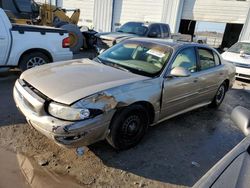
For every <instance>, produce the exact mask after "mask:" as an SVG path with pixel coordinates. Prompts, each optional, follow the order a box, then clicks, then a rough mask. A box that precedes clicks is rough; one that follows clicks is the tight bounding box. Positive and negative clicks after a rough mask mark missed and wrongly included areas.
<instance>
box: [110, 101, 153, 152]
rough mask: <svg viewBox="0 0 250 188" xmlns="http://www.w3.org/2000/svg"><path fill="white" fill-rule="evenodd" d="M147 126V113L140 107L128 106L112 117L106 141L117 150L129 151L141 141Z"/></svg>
mask: <svg viewBox="0 0 250 188" xmlns="http://www.w3.org/2000/svg"><path fill="white" fill-rule="evenodd" d="M148 124H149V120H148V113H147V111H146V110H145V109H144V108H143V107H142V106H140V105H133V106H129V107H127V108H125V109H123V110H122V111H120V112H118V114H116V116H115V117H114V119H113V121H112V123H111V127H110V134H109V136H108V137H107V140H108V142H109V143H110V144H111V145H112V146H113V147H114V148H116V149H118V150H124V149H129V148H131V147H133V146H135V145H137V144H138V143H139V142H140V141H141V139H142V138H143V136H144V135H145V133H146V130H147V128H148Z"/></svg>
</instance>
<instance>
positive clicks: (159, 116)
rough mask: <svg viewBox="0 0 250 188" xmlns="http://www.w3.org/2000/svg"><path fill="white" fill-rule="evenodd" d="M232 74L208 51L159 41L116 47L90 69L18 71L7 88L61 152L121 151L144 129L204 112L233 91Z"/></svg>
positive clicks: (88, 63) (83, 65) (76, 63)
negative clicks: (93, 147) (98, 145)
mask: <svg viewBox="0 0 250 188" xmlns="http://www.w3.org/2000/svg"><path fill="white" fill-rule="evenodd" d="M234 75H235V67H234V66H232V65H231V64H229V63H228V64H227V63H225V62H224V61H223V59H222V58H221V57H220V55H219V54H218V53H217V52H216V51H215V50H214V49H212V48H209V47H207V46H204V45H201V44H192V43H190V44H188V43H175V42H170V41H167V40H163V39H146V38H136V39H129V40H126V41H123V42H121V43H119V44H117V45H115V46H113V47H112V48H110V49H108V50H107V51H105V52H103V53H102V54H101V55H99V56H98V57H96V58H95V59H94V61H92V60H89V59H81V60H72V61H65V62H58V63H53V64H47V65H43V66H41V67H35V68H32V69H30V70H27V71H25V72H24V73H23V74H22V75H21V76H20V79H18V80H17V81H16V83H15V86H14V99H15V102H16V105H17V107H18V108H19V109H20V110H21V112H22V113H23V114H24V115H25V116H26V118H27V121H28V123H29V124H30V125H31V126H33V127H34V128H35V129H37V130H38V131H40V132H41V133H42V134H44V135H46V136H47V137H49V138H51V139H53V140H54V141H55V142H56V143H57V144H59V145H63V146H66V147H78V146H83V145H89V144H91V143H94V142H97V141H99V140H103V139H107V140H108V142H109V143H110V144H111V145H112V146H113V147H114V148H116V149H128V148H130V147H133V146H134V145H136V144H137V143H138V142H139V141H140V140H141V139H142V138H143V136H144V135H145V133H146V131H147V128H148V126H149V125H155V124H156V123H158V122H160V121H163V120H166V119H169V118H171V117H174V116H176V115H179V114H182V113H185V112H188V111H190V110H193V109H196V108H199V107H202V106H205V105H210V106H213V107H218V106H219V105H220V104H221V103H222V101H223V99H224V96H225V94H226V91H227V90H228V89H229V88H230V87H231V86H232V84H233V81H234V79H235V78H234Z"/></svg>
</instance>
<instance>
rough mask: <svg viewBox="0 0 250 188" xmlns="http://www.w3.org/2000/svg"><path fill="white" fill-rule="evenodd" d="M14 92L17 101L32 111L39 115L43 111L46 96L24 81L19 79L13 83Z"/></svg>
mask: <svg viewBox="0 0 250 188" xmlns="http://www.w3.org/2000/svg"><path fill="white" fill-rule="evenodd" d="M15 90H16V94H17V95H18V96H19V100H20V101H19V102H20V103H22V104H23V105H24V106H25V107H27V109H29V110H30V111H32V112H33V113H35V114H37V115H40V114H42V113H43V112H44V105H45V103H46V99H45V98H46V96H44V95H43V94H41V93H40V92H39V91H37V90H36V89H35V88H34V87H32V86H31V85H30V84H29V83H27V82H26V81H24V80H22V79H19V80H18V81H17V83H16V85H15Z"/></svg>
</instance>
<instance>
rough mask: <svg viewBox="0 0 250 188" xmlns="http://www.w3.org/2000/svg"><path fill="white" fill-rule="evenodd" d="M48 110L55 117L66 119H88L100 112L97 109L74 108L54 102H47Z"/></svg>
mask: <svg viewBox="0 0 250 188" xmlns="http://www.w3.org/2000/svg"><path fill="white" fill-rule="evenodd" d="M48 112H49V113H50V114H51V115H52V116H54V117H56V118H59V119H63V120H68V121H78V120H84V119H89V118H92V117H95V116H97V115H99V114H101V113H102V111H101V110H99V109H88V108H74V107H71V106H66V105H63V104H59V103H55V102H51V103H50V104H49V106H48Z"/></svg>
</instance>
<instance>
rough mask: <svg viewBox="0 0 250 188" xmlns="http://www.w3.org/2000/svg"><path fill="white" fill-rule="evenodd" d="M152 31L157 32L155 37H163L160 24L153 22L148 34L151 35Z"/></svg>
mask: <svg viewBox="0 0 250 188" xmlns="http://www.w3.org/2000/svg"><path fill="white" fill-rule="evenodd" d="M152 33H153V34H155V36H154V38H162V32H161V27H160V24H151V25H150V26H149V31H148V35H150V34H152Z"/></svg>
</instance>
